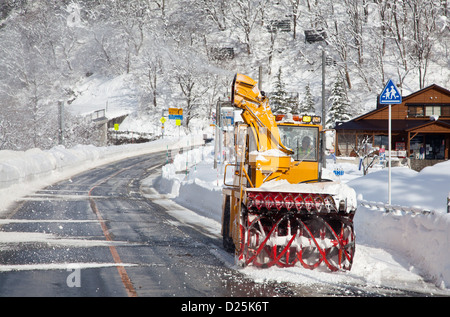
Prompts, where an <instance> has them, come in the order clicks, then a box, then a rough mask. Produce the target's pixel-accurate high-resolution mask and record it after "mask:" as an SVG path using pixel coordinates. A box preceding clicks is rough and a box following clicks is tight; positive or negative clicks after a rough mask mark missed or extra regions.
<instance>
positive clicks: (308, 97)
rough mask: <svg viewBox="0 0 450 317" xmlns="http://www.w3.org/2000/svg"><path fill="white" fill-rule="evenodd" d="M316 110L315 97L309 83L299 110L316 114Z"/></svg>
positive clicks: (303, 112)
mask: <svg viewBox="0 0 450 317" xmlns="http://www.w3.org/2000/svg"><path fill="white" fill-rule="evenodd" d="M315 112H316V107H315V103H314V97H313V95H312V93H311V86H310V84H309V83H308V84H307V85H306V86H305V93H304V95H303V99H302V101H301V103H300V107H299V109H298V111H297V113H299V114H314V113H315Z"/></svg>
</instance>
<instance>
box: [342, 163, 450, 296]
mask: <svg viewBox="0 0 450 317" xmlns="http://www.w3.org/2000/svg"><path fill="white" fill-rule="evenodd" d="M387 173H388V171H387V170H382V171H378V172H374V173H370V174H368V175H367V176H365V177H360V178H357V179H355V180H352V181H349V182H348V184H349V186H351V187H353V188H354V189H355V191H356V192H357V194H358V198H359V199H365V200H368V201H373V202H375V203H374V204H373V207H371V208H368V207H363V206H359V208H358V211H357V213H356V217H355V228H356V231H357V234H358V241H360V243H364V244H367V245H372V246H375V247H382V248H386V249H389V250H391V251H392V252H393V253H397V254H400V255H402V256H405V257H407V258H408V259H409V260H410V262H411V263H410V265H411V266H413V267H415V268H417V269H419V270H421V271H422V272H423V274H424V275H425V276H427V278H429V279H430V280H432V281H433V282H434V283H435V284H436V285H437V286H439V287H442V288H444V287H446V288H450V252H449V250H450V214H447V213H446V211H447V195H448V194H449V191H450V182H449V180H450V161H449V162H444V163H440V164H436V165H434V166H431V167H427V168H425V169H423V170H422V171H421V172H419V173H418V172H415V171H412V170H410V169H408V168H404V167H403V168H402V167H398V168H393V169H392V204H393V205H400V206H407V207H415V208H416V209H418V210H430V211H434V213H433V214H427V215H425V214H415V213H412V212H398V211H397V212H392V213H386V212H385V210H384V203H383V202H386V201H387V195H388V188H387V182H388V174H387ZM376 202H379V203H378V204H377V203H376ZM376 205H378V206H379V207H376Z"/></svg>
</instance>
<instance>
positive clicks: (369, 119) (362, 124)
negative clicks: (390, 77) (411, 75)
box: [335, 84, 450, 132]
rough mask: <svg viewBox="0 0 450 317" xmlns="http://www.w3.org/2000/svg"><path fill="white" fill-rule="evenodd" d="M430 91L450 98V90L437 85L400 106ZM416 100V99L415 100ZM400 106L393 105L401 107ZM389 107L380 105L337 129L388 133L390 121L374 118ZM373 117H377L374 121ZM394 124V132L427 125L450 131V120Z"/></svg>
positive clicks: (399, 120) (341, 124)
mask: <svg viewBox="0 0 450 317" xmlns="http://www.w3.org/2000/svg"><path fill="white" fill-rule="evenodd" d="M430 90H435V91H438V92H440V93H442V94H444V95H447V96H450V90H447V89H445V88H443V87H440V86H438V85H436V84H433V85H430V86H428V87H426V88H423V89H421V90H419V91H416V92H414V93H412V94H410V95H408V96H406V97H402V103H401V104H399V105H402V104H403V105H404V104H406V103H407V102H408V100H410V99H413V98H414V97H417V96H418V95H421V94H425V93H427V92H428V91H430ZM413 100H414V99H413ZM399 105H392V106H393V107H394V106H399ZM386 107H387V105H380V104H378V107H377V109H374V110H372V111H369V112H367V113H365V114H362V115H360V116H359V117H356V118H354V119H352V120H350V121H347V122H337V123H336V127H335V129H336V130H338V131H343V130H360V131H362V130H363V131H387V130H388V120H387V119H380V118H379V117H380V116H379V115H377V116H374V114H376V113H378V112H381V111H385V110H386ZM373 117H376V118H375V119H373ZM391 124H392V131H394V132H395V131H412V130H416V129H418V128H419V127H422V126H426V125H434V124H437V125H440V126H442V127H444V128H448V129H450V119H447V118H446V119H438V120H433V119H428V118H424V119H418V118H411V119H408V118H405V119H398V118H396V119H393V120H391Z"/></svg>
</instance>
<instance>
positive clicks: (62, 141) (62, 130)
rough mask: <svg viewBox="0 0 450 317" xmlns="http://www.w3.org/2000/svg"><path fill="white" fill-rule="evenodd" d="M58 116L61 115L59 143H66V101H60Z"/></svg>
mask: <svg viewBox="0 0 450 317" xmlns="http://www.w3.org/2000/svg"><path fill="white" fill-rule="evenodd" d="M58 116H59V129H58V130H59V131H58V132H59V133H58V136H59V137H58V144H59V145H63V144H64V102H63V101H62V100H59V101H58Z"/></svg>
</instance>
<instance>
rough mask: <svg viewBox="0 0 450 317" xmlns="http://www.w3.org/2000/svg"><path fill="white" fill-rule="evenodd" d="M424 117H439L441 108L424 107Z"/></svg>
mask: <svg viewBox="0 0 450 317" xmlns="http://www.w3.org/2000/svg"><path fill="white" fill-rule="evenodd" d="M425 115H426V116H427V117H429V116H440V115H441V106H426V107H425Z"/></svg>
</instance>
